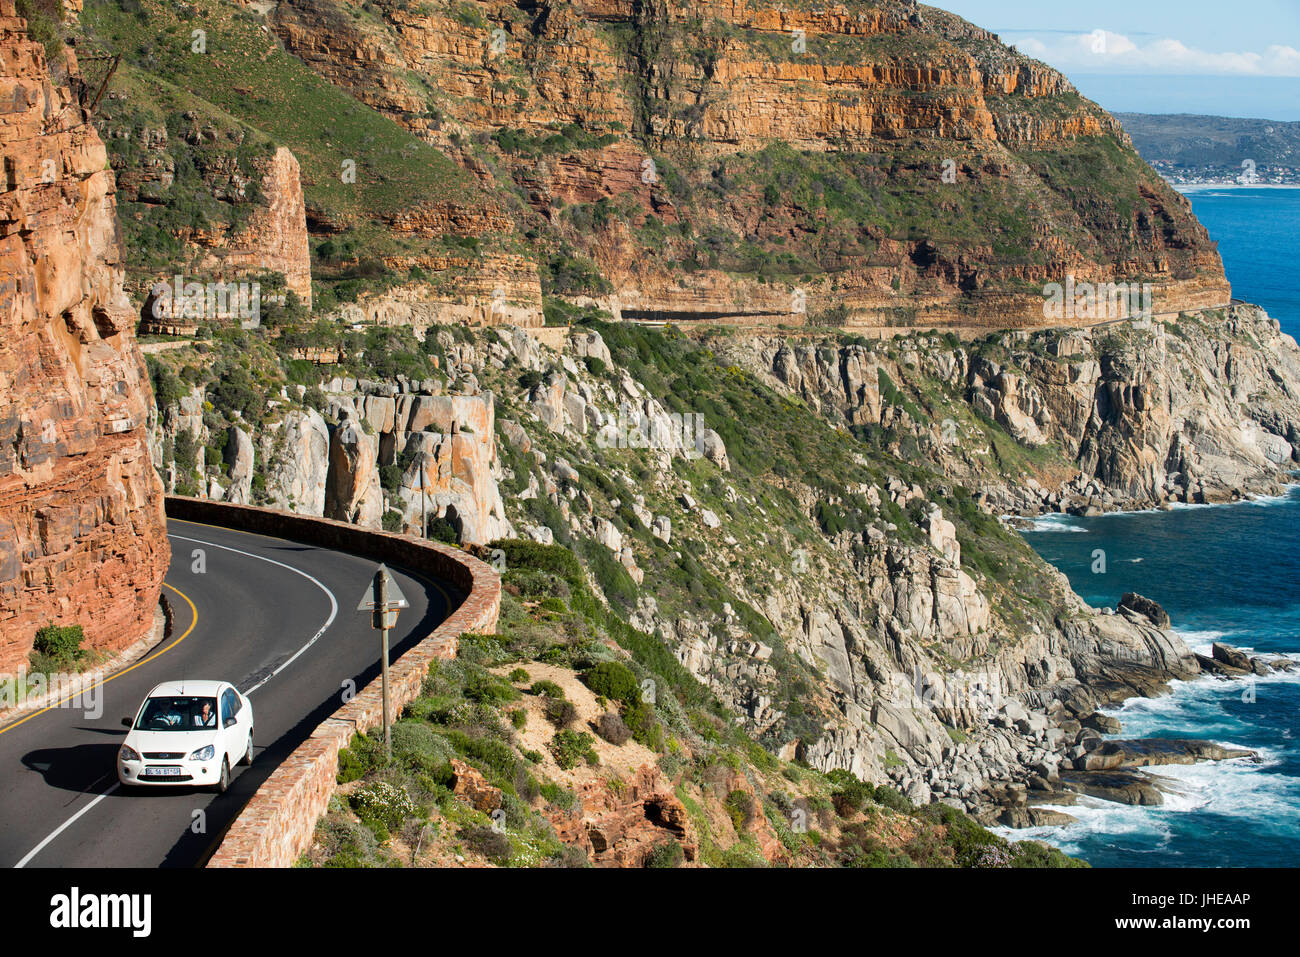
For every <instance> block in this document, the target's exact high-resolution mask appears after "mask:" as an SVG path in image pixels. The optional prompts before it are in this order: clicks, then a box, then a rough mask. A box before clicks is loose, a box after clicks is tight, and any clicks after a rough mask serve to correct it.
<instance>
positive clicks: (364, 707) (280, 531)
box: [167, 496, 501, 867]
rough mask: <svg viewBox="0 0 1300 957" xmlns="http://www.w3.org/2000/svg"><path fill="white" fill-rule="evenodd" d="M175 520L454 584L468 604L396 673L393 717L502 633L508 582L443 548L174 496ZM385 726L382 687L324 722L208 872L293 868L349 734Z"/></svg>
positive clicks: (240, 821)
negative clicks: (489, 636) (462, 645)
mask: <svg viewBox="0 0 1300 957" xmlns="http://www.w3.org/2000/svg"><path fill="white" fill-rule="evenodd" d="M167 516H168V518H175V519H182V520H186V521H192V522H205V523H207V524H210V525H220V526H223V527H226V528H237V529H240V530H241V531H246V532H254V533H257V534H259V535H273V536H275V537H277V538H287V539H290V540H292V541H295V542H302V543H304V544H307V545H316V546H318V547H321V548H328V549H332V550H335V551H343V552H351V553H352V554H354V555H363V556H365V557H366V558H373V559H375V560H376V561H384V562H389V563H392V564H394V565H404V566H406V567H408V568H412V569H416V570H419V571H422V572H425V573H427V574H429V575H431V576H433V577H436V578H442V579H444V580H446V581H450V582H452V583H453V584H455V585H456V586H457V587H459V588H461V589H463V590H464V591H465V592H466V594H467V596H468V597H466V599H465V600H464V602H462V603H461V604H460V605H459V606H458V607H457V608H456V609H455V611H453V612H452V613H451V615H450V616H449V617H448V618H447V619H446V620H445V621H444V622H443V623H442V624H440V625H439V626H438V627H437V628H435V629H434V631H433V632H432V633H431V634H430V635H428V636H427V637H426V638H424V639H423V640H422V641H421V642H420V643H419V644H417V645H415V646H414V647H413V648H411V649H410V650H409V651H407V652H406V653H405V654H403V655H402V657H401V658H399V659H398V660H397V661H395V662H394V663H393V665H392V667H391V668H390V669H389V675H388V679H389V685H390V693H391V696H392V706H393V712H394V714H398V713H400V712H401V709H402V708H403V707H404V706H405V705H407V704H408V703H409V702H411V701H412V700H414V699H415V697H416V696H417V695H419V693H420V686H421V685H422V684H423V682H424V677H425V675H426V674H427V673H428V670H429V664H430V663H431V662H432V661H433V660H434V659H435V658H454V657H455V655H456V648H457V644H458V639H459V637H460V635H462V634H463V633H465V632H492V631H495V630H496V625H497V615H498V614H499V612H500V609H501V580H500V578H498V577H497V574H496V572H494V571H493V570H492V568H491V567H490V566H489V565H487V564H485V563H484V562H481V561H479V560H478V559H476V558H474V557H472V556H471V555H469V554H467V553H466V552H463V551H461V550H460V549H457V548H452V547H450V546H447V545H441V544H438V543H437V542H429V541H424V540H422V539H415V538H408V537H406V536H403V535H395V534H392V533H389V532H376V531H372V530H369V529H364V528H358V527H357V526H355V525H349V524H347V523H346V522H335V521H331V520H329V519H324V518H314V517H312V516H309V515H297V514H294V513H292V512H282V511H276V510H274V509H266V508H254V507H252V506H249V505H229V504H226V503H222V502H210V501H207V500H205V499H194V498H182V497H180V496H168V498H167ZM382 723H383V697H382V694H381V689H380V681H379V679H378V678H376V679H375V680H374V681H372V682H370V684H368V685H366V687H365V688H363V689H362V690H360V691H359V692H358V693H357V695H356V697H354V698H353V699H352V700H351V701H349V702H348V703H347V704H344V705H342V706H341V707H340V708H339V709H338V710H337V711H335V712H334V714H333V715H332V716H330V717H329V718H326V719H325V720H324V721H323V722H321V724H320V725H319V726H318V727H317V728H316V730H315V731H314V732H312V734H311V736H310V737H308V738H307V740H305V741H304V742H303V743H302V744H300V745H298V747H297V748H296V749H295V750H294V752H293V753H292V754H290V755H289V756H288V757H287V758H285V760H284V761H283V762H281V764H280V766H279V767H278V768H276V770H275V771H274V772H273V773H272V774H271V776H270V777H269V778H267V779H266V781H265V782H264V783H263V784H262V786H261V787H260V788H258V789H257V793H256V794H254V795H253V798H252V800H250V801H249V802H248V804H247V805H246V806H245V807H244V810H243V811H241V812H240V814H239V816H238V817H237V818H236V819H235V822H234V823H233V824H232V825H231V826H230V830H229V831H227V832H226V835H225V837H224V838H223V840H222V842H221V845H220V847H218V848H217V850H216V853H214V854H213V855H212V858H211V859H210V860H209V861H208V867H289V866H291V865H292V864H293V863H294V861H296V860H297V859H298V857H299V855H301V854H302V853H303V852H304V851H305V850H307V848H308V847H310V846H311V841H312V835H313V833H314V832H315V830H316V822H317V821H318V820H319V819H320V817H321V815H322V814H324V813H325V810H326V807H327V806H328V805H329V800H330V797H331V796H332V795H333V793H334V789H335V786H336V783H337V778H338V766H339V751H340V750H341V749H342V748H345V747H347V745H348V743H349V742H350V741H351V740H352V735H353V734H355V733H356V732H358V731H369V730H370V729H371V728H375V727H378V726H380V725H381V724H382Z"/></svg>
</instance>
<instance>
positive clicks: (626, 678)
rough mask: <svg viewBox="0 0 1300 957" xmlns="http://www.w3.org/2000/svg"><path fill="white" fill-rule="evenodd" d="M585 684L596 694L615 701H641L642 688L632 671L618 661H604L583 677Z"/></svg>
mask: <svg viewBox="0 0 1300 957" xmlns="http://www.w3.org/2000/svg"><path fill="white" fill-rule="evenodd" d="M582 680H583V682H584V683H585V684H586V685H587V687H588V688H590V689H591V690H592V692H594V693H595V694H598V695H604V696H605V697H606V698H610V699H611V700H614V701H622V702H625V703H631V702H634V701H640V699H641V686H640V685H639V684H637V680H636V675H634V674H632V669H630V668H629V667H628V666H627V665H625V664H623V663H621V662H618V661H602V662H600V664H598V665H596V666H595V667H594V668H592V669H590V670H589V671H587V672H585V673H584V674H583V675H582Z"/></svg>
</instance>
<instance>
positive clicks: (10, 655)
mask: <svg viewBox="0 0 1300 957" xmlns="http://www.w3.org/2000/svg"><path fill="white" fill-rule="evenodd" d="M66 55H67V56H68V57H69V60H68V62H67V64H66V67H67V71H68V72H69V73H71V74H72V75H74V76H75V74H76V64H75V60H74V59H73V58H72V55H71V52H70V51H67V52H66ZM0 102H3V103H4V104H5V105H4V107H3V108H0V150H2V151H3V180H0V670H5V671H8V670H11V669H13V668H15V667H17V666H19V665H22V664H25V663H26V659H27V655H28V652H29V651H30V650H31V647H32V640H33V638H34V636H35V632H36V630H37V629H38V628H39V627H41V626H43V625H46V624H50V623H51V622H53V623H57V624H65V625H73V624H79V625H81V626H82V627H83V628H84V630H85V634H86V637H87V643H88V644H89V645H90V646H91V647H93V648H96V649H101V650H106V651H111V650H114V649H118V648H121V647H124V646H126V645H128V644H130V643H132V642H134V641H136V640H137V639H139V638H141V637H143V636H144V635H145V634H147V633H148V631H149V630H150V629H151V628H152V626H153V619H154V610H155V608H156V606H157V603H158V594H159V591H160V589H161V584H162V577H163V574H164V572H165V571H166V568H167V563H168V559H169V555H170V552H169V548H168V544H167V539H166V536H165V530H164V520H163V500H162V485H161V482H160V481H159V479H158V476H157V474H156V473H155V471H154V469H153V467H152V463H151V460H150V455H149V447H148V443H147V423H148V420H149V415H150V411H151V407H152V395H151V390H150V386H149V380H148V377H147V376H146V375H145V369H144V361H143V357H142V356H141V354H140V351H139V349H138V347H137V344H136V341H135V336H134V323H135V317H134V315H133V314H132V311H131V308H130V303H129V302H128V300H127V298H126V295H125V293H124V292H123V289H122V266H121V255H120V250H119V248H118V234H117V224H116V221H115V218H114V211H115V203H114V182H113V175H112V172H111V171H110V170H109V169H108V168H107V158H106V155H105V150H104V145H103V143H102V142H101V141H100V139H99V137H98V135H97V134H96V133H95V130H94V128H93V127H92V126H91V125H90V124H89V122H88V118H87V115H86V113H85V112H84V111H83V109H82V108H81V106H80V105H79V103H78V101H77V99H76V97H75V95H74V93H73V91H72V89H71V88H70V86H69V85H68V84H67V83H55V82H52V80H51V77H50V71H49V68H48V67H47V63H46V59H45V54H44V52H43V50H42V48H41V46H40V45H39V44H38V43H34V42H31V41H29V40H28V39H27V33H26V26H25V23H24V21H23V20H21V19H19V18H18V17H17V16H16V15H15V10H14V5H13V3H12V0H0Z"/></svg>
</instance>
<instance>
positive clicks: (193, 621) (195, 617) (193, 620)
mask: <svg viewBox="0 0 1300 957" xmlns="http://www.w3.org/2000/svg"><path fill="white" fill-rule="evenodd" d="M163 585H164V586H165V587H167V588H170V589H171V590H172V591H174V592H176V594H178V595H180V596H181V597H182V598H184V599H185V603H186V604H187V605H189V606H190V613H191V617H190V626H189V627H188V628H186V629H185V631H184V632H183V633H182V634H181V636H180V637H179V638H177V639H176V640H175V641H173V642H172V643H171V644H169V645H168V646H167V647H166V648H161V649H159V650H158V651H155V652H154V653H153V654H152V655H149V657H147V658H141V659H140V660H139V661H137V662H136V663H135V664H133V665H130V666H129V667H126V668H123V669H122V670H121V671H116V672H114V673H113V674H111V675H109V676H108V677H107V678H103V679H101V680H100V681H99V682H97V683H96V684H94V685H91V687H92V688H95V687H99V688H102V687H103V686H104V685H106V684H108V683H109V682H110V681H112V680H114V679H115V678H120V677H122V675H124V674H127V673H128V672H132V671H134V670H135V669H136V668H139V667H140V666H141V665H147V664H148V663H149V662H151V661H153V660H154V659H155V658H157V657H158V656H159V655H163V654H166V653H167V652H169V651H171V650H172V649H173V648H175V647H176V646H177V645H179V644H180V643H181V642H182V641H184V640H185V639H186V638H188V637H189V635H190V632H192V631H193V630H194V626H195V625H197V624H198V623H199V610H198V609H197V608H196V607H194V602H193V601H192V600H191V599H190V596H189V595H187V594H185V592H183V591H181V590H180V589H179V588H177V587H176V586H175V585H172V584H169V583H168V582H163ZM85 693H86V691H85V689H83V690H81V691H77V692H75V693H73V694H70V695H68V696H67V697H66V698H61V699H60V700H58V701H56V702H54V703H53V704H49V705H46V706H45V707H44V708H41V709H40V710H39V711H33V712H32V713H31V714H29V715H27V716H26V717H24V718H20V719H19V720H17V721H15V722H14V723H13V724H9V725H5V727H3V728H0V734H4V733H5V732H6V731H11V730H13V729H14V728H16V727H18V726H19V725H20V724H24V723H25V722H28V721H30V720H32V718H35V717H36V716H37V715H41V714H44V713H45V712H47V711H51V710H53V709H54V708H57V707H58V706H59V705H61V704H63V703H64V702H66V701H71V700H72V699H73V698H80V697H81V696H83V695H84V694H85Z"/></svg>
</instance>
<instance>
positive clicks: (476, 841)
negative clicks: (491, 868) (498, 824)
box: [460, 827, 513, 864]
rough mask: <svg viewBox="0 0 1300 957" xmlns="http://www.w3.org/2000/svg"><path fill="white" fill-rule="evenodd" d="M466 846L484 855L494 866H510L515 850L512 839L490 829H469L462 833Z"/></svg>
mask: <svg viewBox="0 0 1300 957" xmlns="http://www.w3.org/2000/svg"><path fill="white" fill-rule="evenodd" d="M460 837H461V840H463V841H464V842H465V846H466V847H468V848H469V849H470V850H472V851H475V852H476V853H479V854H482V855H483V856H484V857H486V858H487V859H488V860H490V861H492V862H493V863H494V864H508V863H509V862H510V856H511V854H512V853H513V848H512V847H511V845H510V838H509V837H508V836H507V835H506V834H504V833H503V832H501V831H495V830H493V829H492V828H490V827H469V828H466V829H465V830H463V831H461V832H460Z"/></svg>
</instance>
